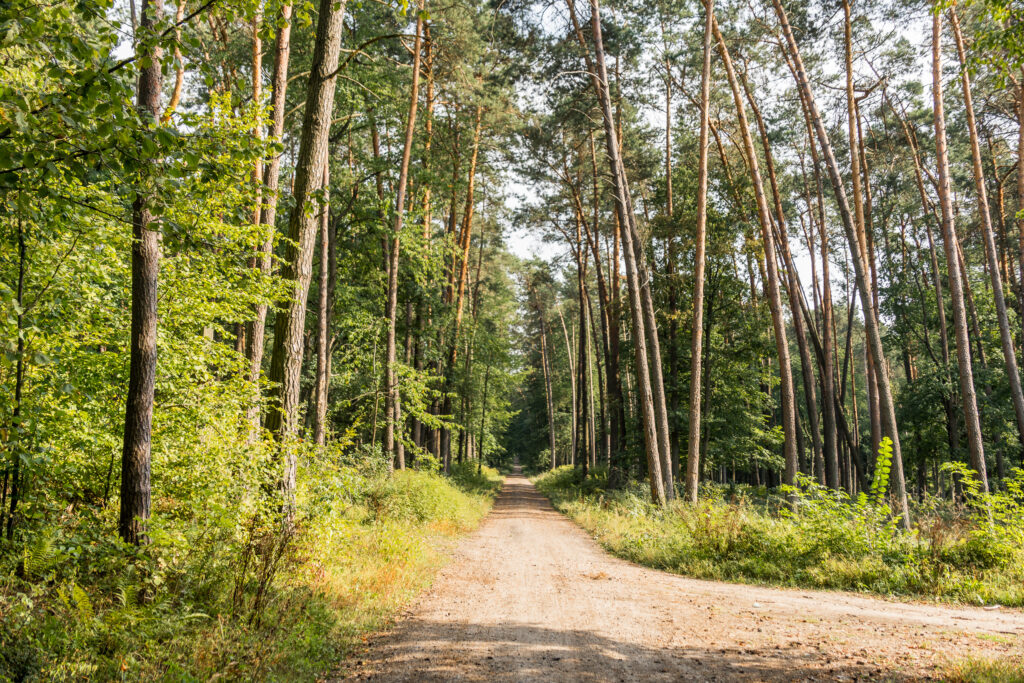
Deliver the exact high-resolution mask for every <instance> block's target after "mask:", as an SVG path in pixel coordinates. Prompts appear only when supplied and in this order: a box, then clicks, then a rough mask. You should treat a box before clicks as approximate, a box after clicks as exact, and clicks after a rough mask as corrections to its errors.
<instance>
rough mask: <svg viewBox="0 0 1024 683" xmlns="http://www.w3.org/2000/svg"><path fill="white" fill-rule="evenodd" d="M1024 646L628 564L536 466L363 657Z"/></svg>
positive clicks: (817, 597) (771, 658)
mask: <svg viewBox="0 0 1024 683" xmlns="http://www.w3.org/2000/svg"><path fill="white" fill-rule="evenodd" d="M968 654H974V655H980V656H997V655H1007V654H1011V655H1014V656H1018V655H1021V654H1024V614H1022V613H1021V612H1019V611H1014V610H1005V609H1001V610H983V609H976V608H945V607H936V606H931V605H920V604H903V603H895V602H888V601H885V600H881V599H876V598H868V597H862V596H858V595H854V594H849V593H834V592H818V591H807V590H786V589H773V588H759V587H752V586H742V585H734V584H725V583H715V582H710V581H696V580H692V579H686V578H683V577H679V576H674V575H671V574H667V573H664V572H659V571H655V570H652V569H646V568H643V567H638V566H636V565H633V564H630V563H628V562H625V561H622V560H618V559H616V558H614V557H612V556H610V555H608V554H607V553H606V552H604V551H603V550H602V549H601V548H600V547H598V546H597V544H596V543H594V541H593V540H591V538H590V537H589V536H587V535H586V534H585V533H584V532H583V531H581V530H580V529H579V528H578V527H577V526H576V525H574V524H573V523H572V522H570V521H569V520H568V519H566V518H565V517H563V516H562V515H560V514H559V513H557V512H556V511H555V510H554V509H553V508H552V507H551V505H550V504H549V503H548V501H547V499H546V498H545V497H544V496H543V495H541V494H540V493H539V492H538V491H537V490H536V489H535V488H534V487H533V485H532V484H531V483H530V482H529V481H528V480H527V479H525V478H524V477H522V476H519V475H513V476H510V477H508V478H507V479H506V480H505V487H504V489H503V491H502V494H501V496H500V497H499V498H498V500H497V503H496V504H495V507H494V511H493V512H492V513H491V515H490V517H489V518H488V519H487V520H486V521H485V522H484V524H483V525H482V526H481V528H480V529H479V530H478V531H476V532H475V533H474V534H473V535H472V536H470V537H468V538H466V539H465V540H464V541H463V542H462V543H461V544H460V546H459V548H458V550H457V552H456V556H455V558H454V560H453V561H452V562H451V563H450V564H449V565H448V567H447V568H446V569H445V570H444V571H442V573H441V574H440V575H439V576H438V578H437V580H436V581H435V583H434V587H433V589H432V590H431V591H429V592H428V593H427V594H425V595H424V596H423V597H422V598H421V599H420V601H419V602H418V603H417V604H416V605H414V606H413V608H412V609H411V610H410V612H409V614H408V615H407V616H406V617H405V618H404V619H402V620H400V621H399V622H398V623H397V624H396V625H395V627H394V628H393V629H392V630H391V631H390V632H389V633H385V634H381V635H380V636H378V637H376V638H374V639H372V640H371V641H370V642H369V644H368V647H367V648H366V650H365V651H363V652H358V653H356V654H355V655H354V656H353V658H352V660H351V661H350V663H349V665H350V666H351V667H352V670H351V671H350V672H348V675H349V677H350V678H351V679H355V680H362V679H370V680H375V681H438V680H457V681H558V682H561V681H680V680H696V681H760V680H773V681H774V680H848V681H853V680H897V681H907V680H922V679H928V678H929V677H930V676H935V675H937V674H936V671H937V670H939V668H940V667H942V666H943V665H945V664H946V663H948V662H949V661H950V660H953V659H957V658H960V657H963V656H966V655H968Z"/></svg>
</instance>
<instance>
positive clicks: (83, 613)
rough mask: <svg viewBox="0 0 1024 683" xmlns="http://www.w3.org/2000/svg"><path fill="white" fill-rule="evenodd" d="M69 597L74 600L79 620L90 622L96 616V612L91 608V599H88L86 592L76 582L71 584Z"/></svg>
mask: <svg viewBox="0 0 1024 683" xmlns="http://www.w3.org/2000/svg"><path fill="white" fill-rule="evenodd" d="M71 597H72V598H74V600H75V609H76V610H77V611H78V617H79V620H80V621H83V622H91V621H92V620H93V617H95V616H96V612H95V610H93V608H92V601H91V600H89V595H88V593H86V592H85V591H84V590H83V589H82V587H81V586H79V585H78V584H77V583H73V584H71Z"/></svg>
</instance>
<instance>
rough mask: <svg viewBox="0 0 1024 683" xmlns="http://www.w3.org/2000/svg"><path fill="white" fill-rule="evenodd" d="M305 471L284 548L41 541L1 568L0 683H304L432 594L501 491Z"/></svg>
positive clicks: (200, 532) (410, 475)
mask: <svg viewBox="0 0 1024 683" xmlns="http://www.w3.org/2000/svg"><path fill="white" fill-rule="evenodd" d="M306 466H307V468H311V469H312V470H313V471H309V470H307V471H305V472H302V473H300V475H301V476H300V482H302V486H301V487H300V491H299V509H300V511H301V514H300V515H299V519H298V526H297V528H296V530H295V532H294V534H293V535H292V534H289V535H287V537H282V536H280V535H276V534H274V533H267V531H266V529H265V528H262V529H256V528H255V527H248V528H246V527H245V526H244V525H237V524H235V525H232V526H227V527H224V528H218V524H221V525H223V524H224V522H223V520H220V521H219V522H218V521H213V522H211V523H210V525H209V526H206V527H204V528H201V529H199V528H195V529H184V530H183V529H182V528H181V527H180V526H178V527H169V528H168V529H167V530H165V531H164V532H161V531H160V530H159V528H156V530H155V531H156V532H155V533H154V540H153V543H152V544H151V545H150V546H149V547H147V548H145V549H143V550H141V551H139V552H138V554H137V555H135V556H134V557H128V558H125V557H124V554H125V552H126V548H125V547H124V546H123V545H122V544H120V543H119V541H117V539H116V538H110V537H105V536H97V537H96V538H95V539H94V540H93V546H92V547H91V548H88V547H87V548H84V549H83V548H81V547H79V546H78V544H80V543H81V539H79V538H77V537H76V538H75V542H74V544H71V543H69V541H68V539H69V535H68V531H67V529H66V528H58V527H54V528H53V529H52V530H50V531H49V532H48V535H45V536H40V537H39V538H41V539H43V540H41V541H40V540H36V541H33V543H32V544H30V545H26V547H25V549H24V550H23V552H21V553H20V560H12V559H11V558H12V557H13V556H12V555H9V556H8V560H7V564H6V565H5V566H3V567H2V574H0V681H5V680H14V681H17V680H73V679H74V680H146V681H149V680H168V681H198V680H209V679H212V678H214V677H216V678H218V679H219V680H282V681H284V680H287V681H293V680H315V679H316V678H317V677H318V676H319V675H322V674H323V673H324V672H325V671H328V670H330V669H331V668H332V667H335V666H336V665H337V664H338V662H339V661H340V659H341V657H342V656H343V655H344V654H345V652H347V651H348V650H349V649H350V648H351V647H352V646H353V645H354V644H356V643H358V642H359V637H360V636H361V635H362V634H364V633H366V632H367V631H370V630H373V629H377V628H379V627H380V626H381V625H382V624H383V623H384V622H385V621H386V620H387V619H388V618H389V617H390V616H391V615H393V614H395V613H396V611H397V610H399V609H400V608H401V606H403V605H404V604H406V603H407V602H408V600H410V599H411V597H412V596H414V595H415V594H416V593H417V592H418V591H420V590H422V589H423V588H424V587H425V586H426V585H428V584H429V583H430V581H431V580H432V578H433V576H434V574H435V572H436V570H437V568H438V567H439V566H440V565H441V564H442V563H443V561H444V557H445V552H444V551H445V549H446V548H447V547H448V545H450V543H451V542H452V541H453V539H454V538H455V537H456V536H458V535H459V534H461V533H463V532H465V531H467V530H469V529H471V528H473V527H474V526H475V525H476V524H477V523H478V522H479V521H480V519H481V518H482V517H483V516H484V515H485V514H486V513H487V511H488V510H489V509H490V506H491V503H492V500H493V497H494V495H495V493H496V491H497V489H498V487H499V486H500V477H499V475H498V473H497V472H496V471H494V470H491V469H485V470H484V471H483V473H482V474H481V475H477V473H476V471H475V469H472V468H469V467H466V468H456V470H455V472H454V473H453V475H452V476H451V477H449V478H445V477H442V476H440V475H438V474H436V473H433V472H418V471H408V470H407V471H403V472H396V473H395V474H394V476H393V477H388V476H387V475H386V474H385V473H383V472H381V471H380V468H379V467H376V468H374V467H368V466H367V465H366V464H365V463H364V464H362V465H359V466H341V465H326V464H325V463H323V462H316V461H308V462H307V465H306ZM104 521H105V520H104ZM83 526H85V525H83ZM92 526H93V525H91V524H90V525H88V527H90V528H91V527H92ZM154 526H155V527H159V525H154ZM109 528H111V529H112V528H113V526H110V527H109ZM170 528H173V529H174V531H173V533H172V532H171V531H170V530H169V529H170ZM76 554H77V557H76ZM82 554H86V555H88V557H89V560H90V561H89V562H87V563H83V562H79V561H77V560H78V559H79V558H80V557H81V555H82Z"/></svg>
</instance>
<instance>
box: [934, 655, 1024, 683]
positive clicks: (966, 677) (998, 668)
mask: <svg viewBox="0 0 1024 683" xmlns="http://www.w3.org/2000/svg"><path fill="white" fill-rule="evenodd" d="M942 680H944V681H947V683H1024V658H1021V657H1016V658H1005V659H988V658H976V657H970V658H967V659H961V660H959V661H957V662H954V663H952V664H950V665H948V666H947V667H946V668H945V670H944V671H943V672H942Z"/></svg>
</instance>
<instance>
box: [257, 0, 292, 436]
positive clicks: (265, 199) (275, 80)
mask: <svg viewBox="0 0 1024 683" xmlns="http://www.w3.org/2000/svg"><path fill="white" fill-rule="evenodd" d="M291 17H292V6H291V4H290V3H286V4H284V5H282V6H281V11H280V19H279V23H280V22H283V26H281V27H280V28H279V29H278V30H277V41H276V47H275V50H274V73H273V77H272V82H271V94H270V101H271V105H270V108H271V114H270V139H271V140H273V141H275V142H278V143H280V142H281V137H282V135H283V134H284V114H285V107H286V102H285V92H286V90H287V88H288V59H289V56H290V54H291V28H292V22H291ZM280 175H281V155H280V154H275V155H274V156H273V157H271V158H270V160H269V163H268V164H266V165H265V167H264V169H263V185H264V187H263V191H262V193H261V194H260V200H261V204H262V207H261V211H260V223H261V224H262V225H263V226H264V228H263V230H264V233H263V243H262V244H261V245H260V255H259V257H258V261H259V269H260V272H262V273H263V274H264V275H269V274H270V269H271V265H272V263H273V252H274V230H275V224H276V223H277V195H278V185H279V179H280ZM255 313H256V317H255V318H253V320H252V321H250V322H249V323H248V325H247V329H246V333H245V336H246V338H247V340H248V344H247V348H246V352H247V357H248V360H249V381H250V382H252V383H253V384H257V383H258V382H259V380H260V374H261V372H262V369H263V351H264V347H265V341H266V326H267V305H266V304H262V303H261V304H257V305H256V311H255ZM258 398H259V397H258V395H257V399H258ZM248 417H249V421H250V423H251V424H252V435H253V436H254V437H255V435H256V434H257V432H258V429H259V424H260V409H259V401H258V400H257V401H254V403H253V405H252V406H251V407H250V408H249V415H248Z"/></svg>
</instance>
